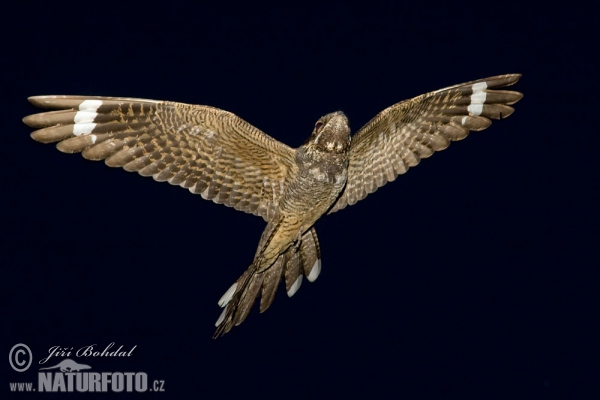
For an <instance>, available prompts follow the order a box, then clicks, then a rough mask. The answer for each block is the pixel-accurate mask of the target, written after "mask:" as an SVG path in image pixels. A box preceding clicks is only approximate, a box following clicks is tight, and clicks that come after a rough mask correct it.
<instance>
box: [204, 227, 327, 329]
mask: <svg viewBox="0 0 600 400" xmlns="http://www.w3.org/2000/svg"><path fill="white" fill-rule="evenodd" d="M259 260H260V258H257V259H256V260H255V262H254V263H252V265H251V266H250V267H249V268H248V269H247V270H246V271H245V272H244V273H243V274H242V276H240V278H239V279H238V280H237V281H236V282H235V283H234V284H233V285H232V286H231V287H230V288H229V289H228V290H227V291H226V292H225V294H224V295H223V296H222V297H221V299H220V300H219V306H221V307H224V309H223V311H222V313H221V315H220V316H219V319H218V320H217V322H216V324H215V325H216V327H217V330H216V331H215V334H214V335H213V338H214V339H216V338H218V337H219V336H223V335H224V334H226V333H227V332H229V331H230V330H231V328H233V327H234V326H237V325H239V324H241V323H242V322H244V320H245V319H246V317H247V316H248V314H249V312H250V310H251V308H252V306H253V305H254V302H255V301H256V298H257V297H258V294H259V291H260V294H261V300H260V312H261V313H262V312H264V311H266V310H267V309H268V308H269V307H270V306H271V304H272V303H273V300H274V299H275V293H276V292H277V287H278V286H279V282H280V281H281V280H284V281H285V286H286V291H287V294H288V296H289V297H292V296H293V295H294V294H295V293H296V292H297V291H298V289H299V288H300V285H301V284H302V278H303V275H306V277H307V279H308V280H309V281H310V282H313V281H314V280H315V279H317V277H318V276H319V273H320V272H321V251H320V247H319V242H318V240H317V234H316V232H315V229H314V228H311V229H310V230H309V231H307V232H306V233H305V234H304V235H303V236H302V239H301V243H300V244H299V246H294V245H292V246H291V247H289V248H288V250H287V251H286V252H285V253H283V254H280V255H279V257H278V258H277V260H276V261H275V262H274V263H273V265H272V266H271V267H270V268H268V269H266V270H264V269H263V270H262V271H260V272H259V267H260V265H259V264H260V261H259Z"/></svg>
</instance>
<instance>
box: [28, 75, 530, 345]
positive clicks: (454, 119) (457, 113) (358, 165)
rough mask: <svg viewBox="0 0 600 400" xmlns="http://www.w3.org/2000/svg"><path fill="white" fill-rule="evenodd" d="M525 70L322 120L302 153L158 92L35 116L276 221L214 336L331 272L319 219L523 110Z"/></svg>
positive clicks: (59, 101)
mask: <svg viewBox="0 0 600 400" xmlns="http://www.w3.org/2000/svg"><path fill="white" fill-rule="evenodd" d="M519 78H520V75H517V74H513V75H499V76H495V77H491V78H486V79H481V80H478V81H472V82H467V83H463V84H460V85H455V86H452V87H449V88H445V89H441V90H437V91H434V92H430V93H427V94H425V95H422V96H418V97H415V98H413V99H411V100H406V101H403V102H400V103H397V104H395V105H393V106H391V107H388V108H387V109H385V110H384V111H382V112H381V113H379V114H378V115H377V116H375V118H373V119H372V120H371V121H370V122H368V123H367V124H366V125H365V126H364V127H363V128H361V129H360V130H359V131H358V132H357V133H356V134H355V135H354V136H352V139H351V136H350V128H349V125H348V119H347V118H346V116H345V115H344V114H343V113H342V112H335V113H331V114H327V115H326V116H324V117H321V118H320V119H319V120H318V121H317V123H316V124H315V127H314V129H313V131H312V134H311V135H310V137H309V138H308V140H307V141H306V142H305V143H304V144H303V145H302V146H300V147H299V148H297V149H292V148H290V147H288V146H286V145H284V144H283V143H281V142H278V141H276V140H274V139H273V138H271V137H269V136H267V135H266V134H264V133H263V132H261V131H260V130H258V129H256V128H255V127H253V126H252V125H250V124H248V123H247V122H246V121H244V120H242V119H241V118H239V117H237V116H236V115H234V114H232V113H229V112H227V111H223V110H219V109H217V108H213V107H208V106H194V105H189V104H182V103H174V102H163V101H156V100H145V99H134V98H118V97H83V96H37V97H32V98H30V101H31V102H32V103H34V104H35V105H37V106H40V107H47V108H58V109H62V110H60V111H54V112H47V113H41V114H35V115H31V116H29V117H26V118H25V119H24V122H25V123H26V124H28V125H30V126H32V127H35V128H40V129H39V130H37V131H35V132H33V133H32V137H33V138H34V139H35V140H38V141H40V142H44V143H48V142H59V143H58V145H57V147H58V148H59V149H60V150H61V151H63V152H68V153H75V152H82V154H83V156H84V157H85V158H88V159H92V160H105V162H106V164H107V165H109V166H118V167H123V168H124V169H126V170H128V171H137V172H139V173H140V174H141V175H143V176H152V177H153V178H154V179H155V180H157V181H168V182H169V183H171V184H174V185H180V186H182V187H184V188H187V189H189V190H190V192H192V193H197V194H200V195H201V196H202V197H203V198H205V199H210V200H213V201H214V202H216V203H222V204H225V205H228V206H231V207H234V208H236V209H238V210H241V211H245V212H249V213H252V214H255V215H259V216H261V217H263V218H264V219H265V220H266V222H267V226H266V228H265V230H264V232H263V234H262V236H261V238H260V241H259V245H258V248H257V251H256V254H255V256H254V260H253V262H252V264H251V265H250V267H249V268H248V269H247V270H246V271H245V272H244V274H242V276H241V277H240V278H239V279H238V280H237V281H236V282H235V283H234V284H233V285H232V286H231V288H230V289H229V290H227V292H226V293H225V294H224V295H223V297H222V298H221V299H220V300H219V305H220V306H221V307H223V308H224V310H223V312H222V314H221V316H220V318H219V320H218V321H217V324H216V325H217V331H216V333H215V337H217V336H219V335H222V334H224V333H226V332H228V331H229V330H230V329H231V328H232V327H233V326H235V325H239V324H240V323H242V322H243V321H244V319H245V318H246V317H247V315H248V313H249V311H250V308H251V307H252V305H253V303H254V302H255V300H256V298H257V297H258V295H259V293H260V296H261V300H260V310H261V312H262V311H264V310H266V309H267V308H268V307H269V306H270V304H271V303H272V301H273V298H274V295H275V291H276V289H277V285H278V284H279V282H280V281H281V280H284V281H285V285H286V290H287V293H288V296H290V297H291V296H293V295H294V294H295V293H296V291H297V290H298V288H299V287H300V284H301V282H302V277H303V276H306V277H307V278H308V280H309V281H314V280H315V279H316V278H317V277H318V275H319V273H320V271H321V260H320V259H321V256H320V247H319V242H318V239H317V236H316V231H315V228H314V224H315V222H316V221H317V220H318V219H319V218H320V217H321V216H322V215H323V214H325V213H327V212H329V213H332V212H335V211H338V210H340V209H342V208H344V207H346V206H347V205H352V204H354V203H356V202H357V201H359V200H361V199H363V198H364V197H366V196H367V195H368V194H369V193H372V192H374V191H375V190H376V189H377V188H378V187H380V186H383V185H384V184H385V183H386V182H389V181H393V180H394V179H395V178H396V177H397V176H398V175H399V174H403V173H405V172H406V171H407V169H408V168H409V167H412V166H414V165H416V164H418V163H419V161H420V159H421V158H426V157H429V156H430V155H431V154H433V152H434V151H439V150H442V149H444V148H446V147H447V146H448V145H449V144H450V142H451V141H454V140H460V139H463V138H464V137H466V135H467V134H468V132H469V131H472V130H483V129H485V128H487V127H488V126H489V125H490V123H491V121H490V118H491V119H500V118H503V117H507V116H509V115H510V114H511V113H512V112H513V108H512V107H510V106H509V105H510V104H513V103H515V102H517V101H518V100H519V99H520V98H521V97H522V95H521V94H520V93H518V92H513V91H507V90H491V89H496V88H499V87H503V86H509V85H512V84H514V83H516V82H517V81H518V79H519Z"/></svg>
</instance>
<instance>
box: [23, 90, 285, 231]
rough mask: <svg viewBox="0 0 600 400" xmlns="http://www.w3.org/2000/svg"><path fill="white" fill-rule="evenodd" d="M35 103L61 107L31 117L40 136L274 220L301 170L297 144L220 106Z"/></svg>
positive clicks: (53, 99)
mask: <svg viewBox="0 0 600 400" xmlns="http://www.w3.org/2000/svg"><path fill="white" fill-rule="evenodd" d="M29 100H30V101H31V103H33V104H34V105H36V106H39V107H44V108H54V109H60V111H53V112H46V113H41V114H35V115H31V116H28V117H26V118H24V122H25V123H26V124H27V125H29V126H31V127H34V128H38V130H36V131H34V132H33V133H32V134H31V136H32V138H33V139H35V140H37V141H39V142H43V143H50V142H58V144H57V148H58V149H59V150H60V151H63V152H65V153H79V152H81V153H82V155H83V156H84V157H85V158H87V159H89V160H105V163H106V165H108V166H111V167H122V168H123V169H125V170H127V171H136V172H138V173H139V174H140V175H142V176H152V177H153V178H154V179H155V180H156V181H159V182H162V181H167V182H169V183H171V184H173V185H179V186H181V187H183V188H187V189H189V191H190V192H192V193H195V194H200V195H201V196H202V197H203V198H204V199H207V200H212V201H214V202H215V203H220V204H224V205H226V206H229V207H233V208H235V209H236V210H240V211H245V212H247V213H252V214H255V215H259V216H261V217H263V218H264V219H265V220H267V221H268V220H269V219H270V217H271V216H272V215H273V213H274V211H275V210H276V207H277V203H278V200H279V198H280V196H281V194H282V192H283V188H284V186H285V184H286V180H288V179H290V176H292V175H293V172H294V169H295V168H296V167H295V163H294V150H293V149H292V148H290V147H288V146H286V145H285V144H283V143H281V142H278V141H276V140H274V139H273V138H271V137H270V136H268V135H266V134H265V133H263V132H261V131H260V130H259V129H257V128H255V127H254V126H252V125H250V124H249V123H248V122H246V121H244V120H243V119H241V118H240V117H238V116H236V115H234V114H232V113H230V112H227V111H223V110H220V109H218V108H214V107H209V106H197V105H189V104H183V103H175V102H165V101H156V100H146V99H133V98H119V97H84V96H36V97H31V98H29Z"/></svg>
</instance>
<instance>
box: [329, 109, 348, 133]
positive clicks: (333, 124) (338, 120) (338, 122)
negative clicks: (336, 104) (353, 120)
mask: <svg viewBox="0 0 600 400" xmlns="http://www.w3.org/2000/svg"><path fill="white" fill-rule="evenodd" d="M347 126H348V118H347V117H346V115H345V114H344V113H343V112H341V111H339V112H337V113H335V115H334V116H333V117H332V118H331V119H330V120H329V122H327V127H328V128H331V129H332V130H335V131H339V130H341V129H343V128H344V127H347Z"/></svg>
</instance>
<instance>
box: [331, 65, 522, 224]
mask: <svg viewBox="0 0 600 400" xmlns="http://www.w3.org/2000/svg"><path fill="white" fill-rule="evenodd" d="M520 77H521V75H520V74H510V75H499V76H494V77H491V78H486V79H479V80H476V81H472V82H466V83H461V84H459V85H454V86H451V87H448V88H445V89H440V90H436V91H434V92H430V93H427V94H424V95H421V96H418V97H415V98H413V99H410V100H405V101H402V102H400V103H397V104H394V105H393V106H391V107H388V108H386V109H385V110H383V111H382V112H380V113H379V114H377V115H376V116H375V118H373V119H372V120H371V121H369V122H368V123H367V124H366V125H365V126H363V127H362V128H361V129H360V130H359V131H358V132H357V133H356V135H354V136H353V137H352V143H351V145H350V165H349V168H348V181H347V183H346V187H345V189H344V190H343V191H342V194H341V195H340V197H339V199H338V200H337V202H336V203H335V204H334V205H333V207H332V208H331V210H330V211H329V213H333V212H336V211H338V210H341V209H342V208H344V207H346V206H347V205H353V204H355V203H356V202H357V201H359V200H362V199H364V198H365V197H367V195H368V194H369V193H373V192H374V191H375V190H377V188H379V187H381V186H383V185H385V184H386V183H387V182H391V181H393V180H395V179H396V177H397V176H398V175H400V174H403V173H405V172H406V171H407V170H408V169H409V168H410V167H414V166H415V165H417V164H418V163H419V161H420V160H421V159H422V158H427V157H429V156H431V155H432V154H433V153H434V152H435V151H439V150H443V149H445V148H446V147H448V145H449V144H450V142H451V141H455V140H461V139H464V138H465V137H466V136H467V135H468V133H469V131H480V130H483V129H485V128H487V127H488V126H490V124H491V123H492V121H491V120H490V119H501V118H506V117H508V116H509V115H511V114H512V113H513V111H514V109H513V108H512V107H510V105H511V104H514V103H516V102H517V101H519V100H520V99H521V98H522V97H523V95H522V94H521V93H519V92H514V91H508V90H495V89H497V88H502V87H505V86H510V85H513V84H515V83H516V82H517V81H518V80H519V78H520Z"/></svg>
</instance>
